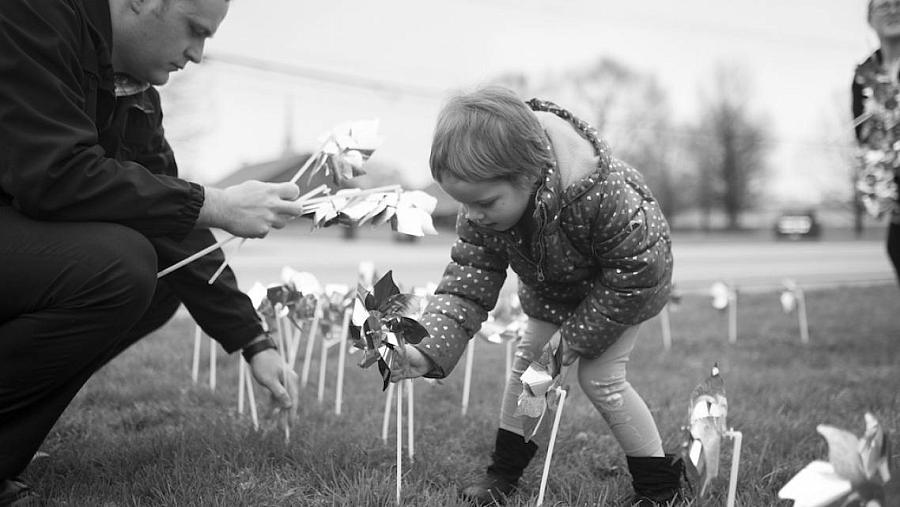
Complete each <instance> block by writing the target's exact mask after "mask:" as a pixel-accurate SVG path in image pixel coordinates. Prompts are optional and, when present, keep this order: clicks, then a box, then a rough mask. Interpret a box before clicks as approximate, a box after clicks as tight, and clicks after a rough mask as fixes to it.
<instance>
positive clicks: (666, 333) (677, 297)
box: [659, 287, 681, 350]
mask: <svg viewBox="0 0 900 507" xmlns="http://www.w3.org/2000/svg"><path fill="white" fill-rule="evenodd" d="M680 304H681V294H680V293H678V292H676V291H675V287H672V291H671V292H670V293H669V301H668V303H666V306H663V309H662V310H661V311H660V312H659V324H660V327H661V328H662V341H663V349H665V350H671V349H672V326H671V324H670V323H669V309H670V308H671V311H673V312H674V311H675V310H677V309H678V305H680Z"/></svg>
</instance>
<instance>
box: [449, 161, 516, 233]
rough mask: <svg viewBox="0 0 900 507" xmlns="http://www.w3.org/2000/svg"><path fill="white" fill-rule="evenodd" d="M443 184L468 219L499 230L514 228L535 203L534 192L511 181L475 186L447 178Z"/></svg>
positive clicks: (484, 183)
mask: <svg viewBox="0 0 900 507" xmlns="http://www.w3.org/2000/svg"><path fill="white" fill-rule="evenodd" d="M439 185H440V186H441V188H442V189H443V190H444V192H447V194H449V195H450V197H452V198H454V199H455V200H456V201H458V202H459V203H460V204H462V205H463V206H464V207H465V210H466V218H467V219H468V220H469V221H471V222H474V223H476V224H478V225H480V226H482V227H487V228H488V229H493V230H495V231H505V230H508V229H511V228H512V227H513V226H514V225H516V224H517V223H518V222H519V219H521V218H522V215H523V214H524V213H525V210H526V209H528V205H529V204H530V201H531V193H530V192H529V191H528V189H527V188H522V187H520V186H517V185H515V184H513V183H511V182H508V181H483V182H478V183H473V182H469V181H463V180H460V179H457V178H454V177H453V176H450V175H446V176H444V178H443V179H442V181H440V182H439Z"/></svg>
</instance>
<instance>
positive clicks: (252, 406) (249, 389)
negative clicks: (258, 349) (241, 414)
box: [244, 371, 259, 431]
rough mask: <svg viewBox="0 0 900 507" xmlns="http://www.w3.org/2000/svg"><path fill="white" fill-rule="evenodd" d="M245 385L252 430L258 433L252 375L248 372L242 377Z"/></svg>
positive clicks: (257, 416)
mask: <svg viewBox="0 0 900 507" xmlns="http://www.w3.org/2000/svg"><path fill="white" fill-rule="evenodd" d="M244 381H245V382H246V385H247V401H249V402H250V419H252V420H253V429H254V430H256V431H259V413H258V412H257V411H256V396H255V395H254V394H253V375H251V374H250V372H249V371H248V372H247V374H246V375H244Z"/></svg>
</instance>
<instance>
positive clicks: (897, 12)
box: [851, 0, 900, 282]
mask: <svg viewBox="0 0 900 507" xmlns="http://www.w3.org/2000/svg"><path fill="white" fill-rule="evenodd" d="M867 19H868V21H869V26H871V27H872V30H874V31H875V35H877V36H878V42H879V48H878V49H877V50H876V51H875V52H874V53H872V54H871V55H870V56H869V57H868V58H867V59H866V60H865V61H864V62H863V63H861V64H859V66H857V67H856V71H855V72H854V75H853V84H852V86H851V94H852V97H853V99H852V110H853V117H854V119H855V120H854V123H855V124H856V138H857V141H858V142H859V145H860V147H861V148H862V149H863V151H864V152H865V157H864V158H863V161H864V166H863V167H862V176H863V178H862V180H863V182H865V183H868V188H865V185H864V188H865V193H868V194H870V195H864V196H863V198H864V202H866V201H868V202H869V203H870V206H872V207H873V208H875V210H874V211H873V214H882V213H883V214H888V215H889V223H888V232H887V252H888V257H889V258H890V260H891V264H893V266H894V272H895V274H896V275H897V281H898V282H900V204H898V202H897V187H898V183H900V179H898V175H900V153H898V151H897V143H898V141H900V121H898V120H900V105H898V104H900V103H898V99H900V0H869V5H868V14H867Z"/></svg>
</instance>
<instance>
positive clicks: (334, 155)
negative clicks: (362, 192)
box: [291, 120, 384, 183]
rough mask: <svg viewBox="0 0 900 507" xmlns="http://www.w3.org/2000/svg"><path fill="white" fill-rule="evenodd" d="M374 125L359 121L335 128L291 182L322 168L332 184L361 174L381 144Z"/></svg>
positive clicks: (369, 121)
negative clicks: (330, 177) (329, 176)
mask: <svg viewBox="0 0 900 507" xmlns="http://www.w3.org/2000/svg"><path fill="white" fill-rule="evenodd" d="M378 125H379V121H378V120H361V121H353V122H347V123H343V124H340V125H338V126H336V127H335V128H333V129H332V130H331V131H330V132H328V133H326V134H325V135H323V136H321V137H320V138H319V141H320V142H321V143H322V144H321V146H320V147H319V150H318V151H316V153H314V154H313V155H312V156H310V157H309V158H308V159H307V160H306V162H305V163H304V164H303V167H301V168H300V170H299V171H297V174H296V175H295V176H294V177H293V178H292V179H291V181H292V182H294V183H296V182H297V181H298V180H299V179H300V178H302V177H303V175H304V174H305V173H306V172H307V171H308V170H309V169H310V168H312V171H310V177H312V175H313V174H315V173H317V172H318V171H319V170H321V169H323V168H324V169H325V174H328V173H329V172H330V173H331V176H332V178H333V179H334V181H335V183H341V182H342V181H345V180H348V179H350V178H355V177H356V176H360V175H363V174H365V171H363V165H364V164H365V162H366V161H368V160H369V157H371V156H372V153H374V152H375V150H376V149H378V148H379V147H380V146H381V144H382V143H383V142H384V139H383V138H382V137H381V134H379V132H378Z"/></svg>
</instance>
